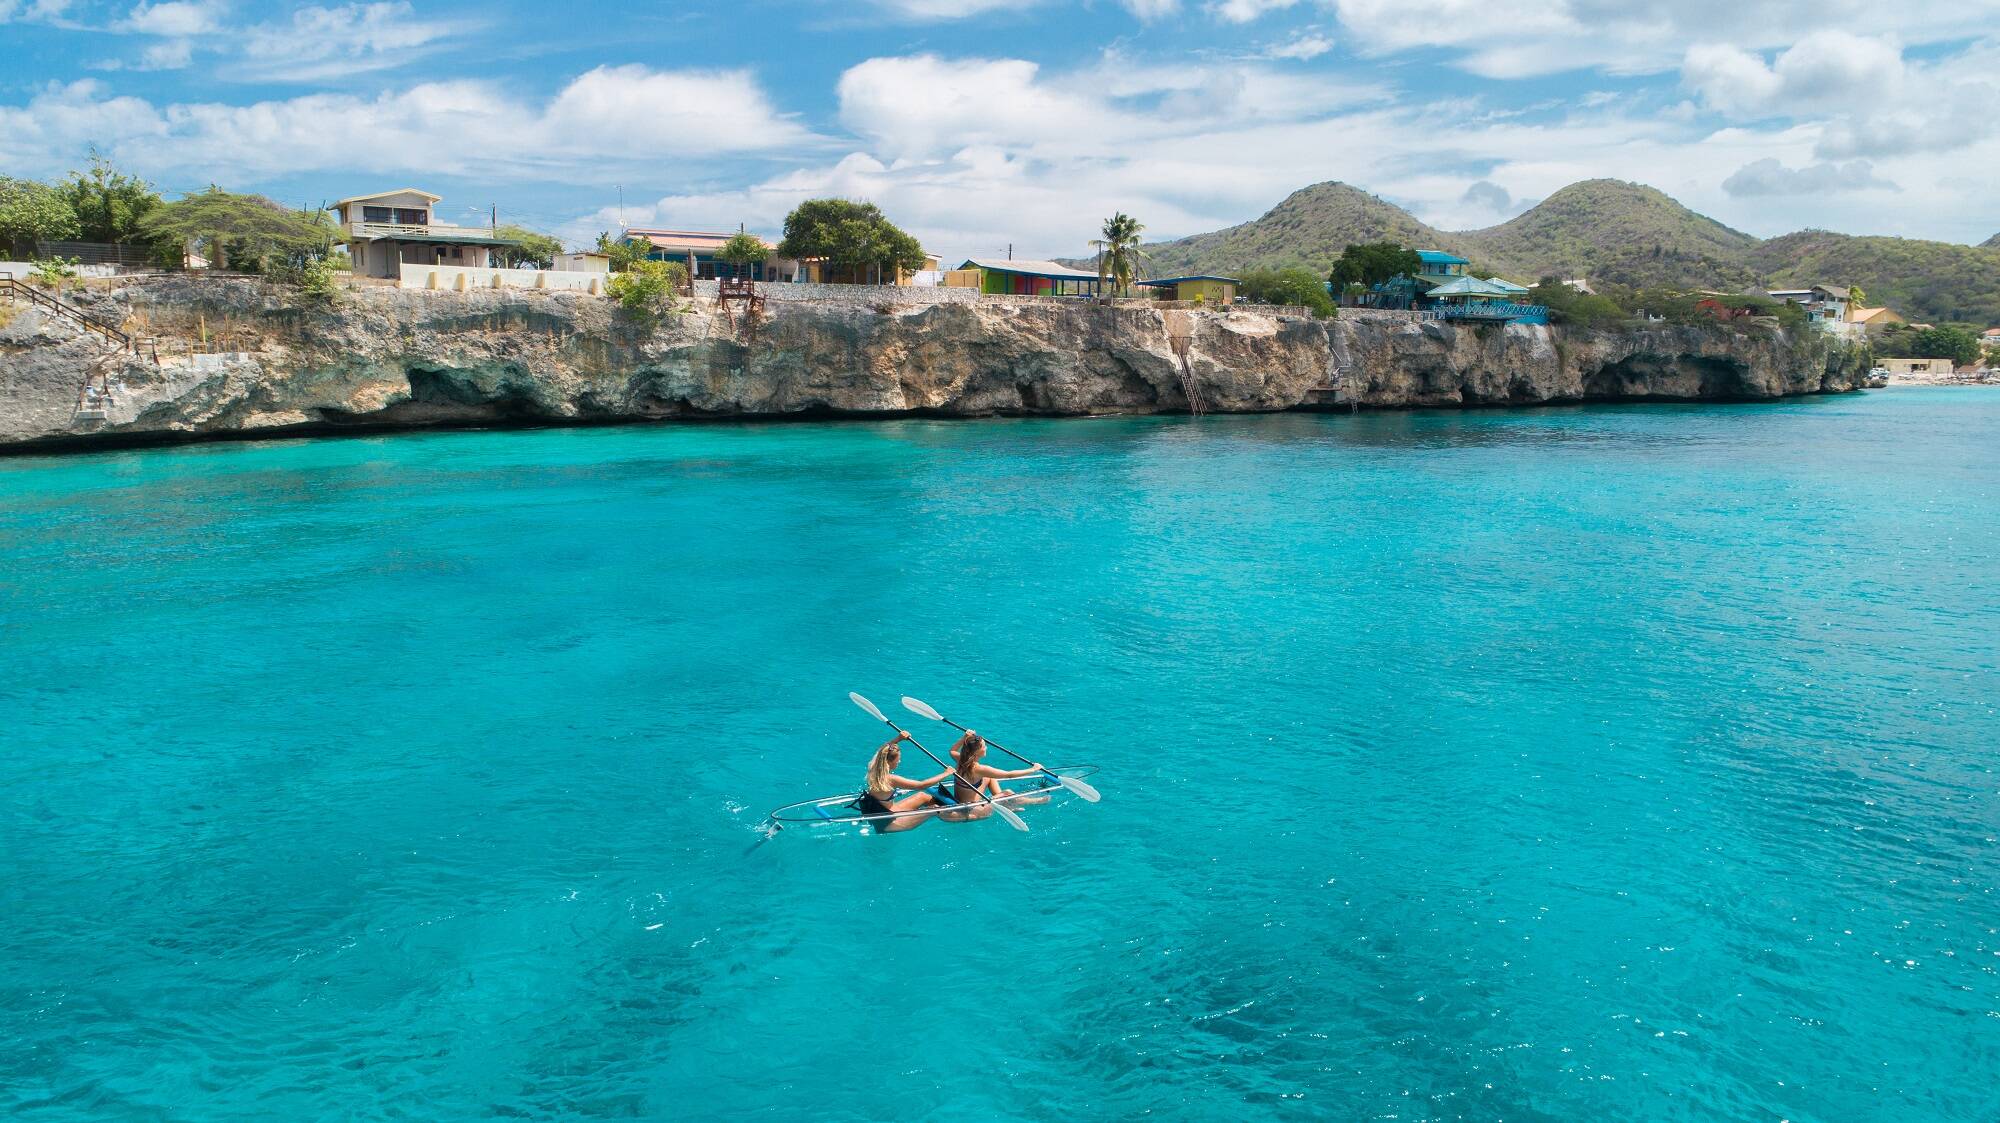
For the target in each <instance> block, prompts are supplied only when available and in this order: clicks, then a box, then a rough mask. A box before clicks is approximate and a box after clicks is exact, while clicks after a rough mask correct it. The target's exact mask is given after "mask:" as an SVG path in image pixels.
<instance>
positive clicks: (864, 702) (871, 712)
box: [847, 690, 889, 721]
mask: <svg viewBox="0 0 2000 1123" xmlns="http://www.w3.org/2000/svg"><path fill="white" fill-rule="evenodd" d="M847 700H848V701H850V702H853V703H854V704H855V705H857V706H860V707H861V708H862V709H864V710H867V711H868V716H869V717H872V718H874V719H875V720H876V721H888V720H889V719H888V718H886V717H883V716H882V711H881V710H878V709H876V708H875V703H873V702H870V701H869V700H868V699H866V698H863V697H862V696H861V695H859V694H856V693H855V692H853V691H852V690H850V691H848V692H847Z"/></svg>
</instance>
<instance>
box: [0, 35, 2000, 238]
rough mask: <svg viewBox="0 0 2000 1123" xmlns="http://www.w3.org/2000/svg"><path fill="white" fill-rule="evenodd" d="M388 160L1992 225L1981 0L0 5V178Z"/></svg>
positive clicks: (1979, 229)
mask: <svg viewBox="0 0 2000 1123" xmlns="http://www.w3.org/2000/svg"><path fill="white" fill-rule="evenodd" d="M92 145H95V146H96V147H98V148H99V149H100V150H102V151H104V152H106V153H107V154H109V155H111V156H112V157H113V158H114V159H115V160H116V161H117V162H118V163H119V164H121V165H123V166H125V167H128V168H130V169H132V170H136V171H138V172H140V173H141V174H144V175H145V176H147V177H148V178H149V179H151V180H153V181H154V182H155V183H157V184H159V185H160V186H161V187H162V188H163V189H165V190H167V191H169V192H180V191H185V190H190V189H197V188H200V187H201V186H203V185H206V184H208V183H210V182H214V183H218V184H221V185H223V186H225V187H229V188H232V189H236V190H257V191H263V192H265V193H267V194H270V195H271V196H272V197H274V198H277V199H279V200H281V201H284V202H287V203H292V204H296V205H317V204H318V203H320V202H321V201H323V200H331V199H334V198H338V197H340V196H344V195H351V194H357V193H361V192H366V191H371V190H377V189H381V188H386V187H395V186H403V185H406V184H413V185H417V186H423V187H427V188H429V189H430V190H433V191H436V192H438V193H440V194H442V195H444V196H445V202H444V204H443V208H444V212H445V214H446V216H448V217H451V218H456V219H460V220H464V221H483V219H484V216H485V214H486V212H487V208H488V207H489V206H498V208H499V209H500V213H501V218H502V220H503V221H510V220H511V221H519V222H522V223H524V224H527V225H531V226H536V227H540V228H542V229H546V230H551V231H555V232H557V233H559V234H561V235H563V236H564V237H566V238H567V239H569V240H571V241H572V242H584V241H588V240H589V238H590V237H591V236H592V235H594V233H595V232H596V231H598V230H602V229H607V228H612V227H615V226H616V225H617V224H618V222H619V218H620V213H621V211H620V205H619V197H620V191H621V189H622V195H623V200H624V203H623V211H622V213H623V216H624V218H625V219H626V220H627V221H629V222H631V223H634V224H640V223H657V224H661V225H674V226H695V227H708V228H733V227H734V226H735V225H736V224H738V223H746V224H748V225H749V226H750V227H751V228H753V229H760V230H764V231H767V232H775V231H776V229H777V227H778V225H779V224H780V223H781V221H782V219H783V216H784V214H785V212H786V211H787V210H789V209H790V207H791V206H792V205H793V204H795V203H796V202H797V201H798V200H800V199H802V198H807V197H811V196H813V195H821V194H839V195H846V196H849V197H865V198H870V199H873V200H874V201H876V202H878V203H880V204H881V205H882V206H883V208H884V209H885V210H887V211H888V212H889V213H890V215H891V217H892V218H894V219H896V220H897V221H899V222H900V223H902V224H903V225H904V226H906V227H907V228H909V229H911V230H912V231H913V232H915V233H917V234H918V235H919V236H920V237H921V238H922V239H923V240H924V242H925V243H926V245H928V246H929V247H930V248H932V249H933V250H936V251H938V252H940V253H942V254H944V255H945V256H947V257H964V256H968V255H972V254H992V253H998V252H1002V251H1004V250H1005V248H1006V246H1007V245H1008V244H1010V243H1011V244H1012V245H1013V246H1014V247H1015V250H1016V252H1017V254H1019V255H1021V256H1043V255H1052V254H1083V253H1085V252H1086V243H1087V241H1088V239H1089V238H1090V237H1091V234H1092V232H1093V230H1094V228H1095V226H1096V225H1097V223H1098V221H1099V220H1101V218H1102V217H1103V216H1104V215H1106V214H1108V213H1110V212H1111V211H1112V210H1114V209H1122V210H1126V211H1129V212H1131V213H1133V214H1134V215H1136V216H1138V217H1139V218H1140V219H1141V220H1142V221H1143V222H1145V223H1146V225H1147V227H1148V230H1149V234H1151V235H1154V236H1160V237H1170V236H1178V235H1181V234H1188V233H1196V232H1200V231H1203V230H1210V229H1215V228H1217V227H1220V226H1225V225H1228V224H1231V223H1235V222H1241V221H1245V220H1247V219H1250V218H1254V217H1256V216H1257V215H1258V214H1261V213H1262V212H1263V211H1265V210H1266V209H1268V208H1269V207H1270V206H1272V205H1273V204H1275V203H1276V202H1278V201H1279V200H1280V199H1282V198H1283V197H1284V196H1285V195H1286V194H1287V193H1289V192H1290V191H1292V190H1294V189H1296V188H1298V187H1301V186H1304V185H1306V184H1309V183H1315V182H1318V181H1321V180H1329V179H1339V180H1345V181H1347V182H1349V183H1353V184H1356V185H1358V186H1361V187H1364V188H1366V189H1368V190H1371V191H1373V192H1375V193H1377V194H1379V195H1382V196H1383V197H1385V198H1387V199H1390V200H1391V201H1394V202H1396V203H1399V204H1401V205H1403V206H1405V207H1408V208H1409V209H1410V210H1412V211H1414V212H1415V213H1416V214H1417V215H1418V216H1419V217H1421V218H1423V219H1425V220H1426V221H1429V222H1432V223H1434V224H1436V225H1439V226H1442V227H1445V228H1448V229H1465V228H1472V227H1479V226H1486V225H1491V224H1493V223H1495V222H1500V221H1503V220H1505V219H1506V218H1508V217H1510V216H1512V215H1513V214H1516V213H1519V212H1520V211H1521V210H1522V209H1524V208H1525V207H1527V206H1529V205H1531V204H1532V203H1533V202H1534V201H1535V200H1538V199H1540V198H1542V197H1544V196H1545V195H1547V194H1548V193H1549V192H1551V191H1553V190H1555V189H1556V188H1558V187H1561V186H1562V185H1563V184H1565V183H1569V182H1572V181H1574V180H1577V179H1583V178H1588V177H1592V176H1614V177H1618V178H1622V179H1633V180H1638V181H1640V182H1644V183H1650V184H1652V185H1654V186H1656V187H1659V188H1661V189H1663V190H1665V191H1667V192H1668V193H1670V194H1672V195H1674V196H1676V197H1677V198H1679V199H1681V200H1682V201H1683V202H1685V203H1687V204H1688V205H1690V206H1692V207H1694V208H1696V209H1697V210H1700V211H1703V212H1704V213H1707V214H1710V215H1712V216H1714V217H1716V218H1718V219H1721V220H1722V221H1724V222H1727V223H1729V224H1730V225H1733V226H1736V227H1739V228H1741V229H1745V230H1749V231H1751V232H1752V233H1756V234H1760V235H1771V234H1778V233H1783V232H1786V231H1790V230H1795V229H1799V228H1802V227H1811V226H1819V227H1826V228H1831V229H1837V230H1845V231H1849V232H1853V233H1881V234H1900V235H1906V236H1912V237H1927V238H1940V239H1947V240H1953V241H1972V242H1976V241H1979V240H1982V239H1984V238H1986V237H1987V236H1989V235H1991V234H1993V233H1995V232H1996V231H2000V191H1996V190H1995V189H1994V187H1993V184H1994V183H1995V182H1996V179H2000V0H1976V2H1969V3H1952V4H1945V3H1926V2H1906V3H1903V4H1900V5H1880V4H1861V3H1850V2H1847V0H1820V2H1817V3H1811V4H1806V3H1795V2H1790V0H1786V2H1767V0H1736V2H1733V3H1709V2H1704V0H1690V2H1684V3H1680V4H1678V5H1674V6H1643V7H1642V6H1635V5H1629V4H1625V3H1616V2H1612V0H1545V2H1543V3H1522V4H1495V3H1492V2H1490V0H1062V2H1056V0H1046V2H1038V0H1009V2H1004V3H1003V2H999V0H851V2H848V3H816V2H810V0H742V2H740V3H736V4H730V5H721V4H709V3H701V2H690V3H683V4H681V5H678V6H675V7H661V8H659V9H651V8H641V7H638V6H633V5H618V4H608V3H595V2H590V0H569V2H565V3H561V4H556V5H551V4H549V3H546V2H543V3H515V2H507V0H503V2H500V3H488V4H478V5H472V4H416V3H405V2H396V0H390V2H380V3H357V4H320V5H314V4H306V5H287V4H251V3H244V2H231V0H163V2H152V3H132V2H129V0H126V2H116V3H100V2H94V0H0V174H9V175H16V176H35V177H52V176H58V175H60V174H62V173H63V172H64V171H65V170H67V169H68V168H71V167H74V166H77V165H78V164H80V163H81V162H82V160H83V158H84V154H85V152H86V151H87V149H88V148H89V147H90V146H92Z"/></svg>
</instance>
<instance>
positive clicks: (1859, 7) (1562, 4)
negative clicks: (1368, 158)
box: [1333, 0, 2000, 78]
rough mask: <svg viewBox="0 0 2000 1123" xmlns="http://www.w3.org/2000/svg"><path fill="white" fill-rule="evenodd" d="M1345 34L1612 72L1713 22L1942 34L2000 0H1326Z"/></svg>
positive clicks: (1508, 66) (1491, 72) (1668, 60)
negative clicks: (1418, 2)
mask: <svg viewBox="0 0 2000 1123" xmlns="http://www.w3.org/2000/svg"><path fill="white" fill-rule="evenodd" d="M1333 6H1334V9H1335V12H1336V13H1337V15H1338V17H1339V19H1340V22H1341V24H1342V26H1343V27H1344V28H1345V29H1346V30H1347V32H1348V38H1349V42H1350V43H1351V44H1352V45H1354V46H1356V47H1357V48H1358V49H1360V50H1363V51H1365V52H1369V53H1375V54H1385V53H1391V52H1396V51H1405V50H1413V49H1420V48H1437V49H1443V50H1446V51H1450V52H1453V53H1454V56H1455V60H1456V62H1457V65H1459V66H1461V67H1463V68H1464V69H1466V70H1469V71H1472V72H1473V73H1475V74H1481V75H1484V76H1487V77H1492V78H1520V77H1526V76H1530V75H1538V74H1554V73H1560V72H1562V71H1567V70H1581V69H1603V70H1606V71H1609V72H1612V73H1618V74H1649V73H1657V72H1660V71H1665V70H1671V69H1672V68H1673V67H1674V65H1675V64H1676V63H1677V62H1679V61H1680V60H1681V59H1682V58H1683V57H1684V56H1685V55H1686V54H1687V52H1688V50H1689V49H1690V48H1692V47H1694V46H1697V45H1699V44H1702V43H1707V42H1712V41H1714V39H1715V38H1716V35H1717V32H1718V29H1726V34H1727V35H1728V37H1729V40H1730V41H1731V42H1732V43H1734V44H1736V45H1737V46H1739V47H1742V48H1745V49H1748V50H1751V51H1756V50H1768V49H1772V48H1777V47H1783V46H1787V45H1789V44H1791V43H1794V42H1796V41H1798V40H1799V39H1800V38H1802V37H1804V36H1809V35H1811V34H1813V33H1814V32H1816V31H1820V30H1822V29H1825V28H1838V27H1865V28H1868V29H1870V30H1871V31H1873V32H1874V33H1875V34H1877V35H1881V36H1885V37H1889V38H1891V39H1894V40H1896V41H1899V42H1904V43H1919V42H1921V43H1931V42H1946V41H1951V40H1959V39H1963V38H1965V37H1966V36H1967V35H1968V34H1976V33H1977V30H1978V29H1981V28H1987V27H1992V26H1993V25H1994V22H1995V20H1996V18H2000V0H1967V2H1964V3H1959V4H1900V5H1893V6H1888V7H1884V6H1882V5H1880V4H1874V3H1867V2H1864V0H1816V2H1815V3H1812V4H1800V3H1796V2H1795V0H1683V2H1681V3H1675V4H1633V3H1630V2H1629V0H1541V2H1540V3H1536V4H1532V5H1528V6H1526V7H1525V8H1522V7H1508V6H1505V5H1496V4H1492V3H1488V2H1486V0H1430V2H1429V3H1427V4H1425V5H1424V6H1423V8H1422V16H1421V17H1420V18H1413V15H1412V9H1411V8H1410V6H1409V4H1408V3H1406V2H1404V0H1333Z"/></svg>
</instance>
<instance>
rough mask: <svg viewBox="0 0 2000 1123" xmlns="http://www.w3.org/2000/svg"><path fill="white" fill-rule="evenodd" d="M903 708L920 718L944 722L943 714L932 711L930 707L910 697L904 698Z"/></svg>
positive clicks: (905, 696)
mask: <svg viewBox="0 0 2000 1123" xmlns="http://www.w3.org/2000/svg"><path fill="white" fill-rule="evenodd" d="M903 708H904V709H906V710H908V711H910V712H911V713H913V714H915V715H917V716H918V717H927V718H929V719H931V720H932V721H943V720H944V715H943V714H941V713H939V712H937V711H936V710H933V709H931V708H930V706H928V705H926V704H925V703H923V702H920V701H918V700H917V699H915V698H912V697H910V696H908V695H904V696H903Z"/></svg>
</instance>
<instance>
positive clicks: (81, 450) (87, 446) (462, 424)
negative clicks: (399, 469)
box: [0, 383, 1949, 460]
mask: <svg viewBox="0 0 2000 1123" xmlns="http://www.w3.org/2000/svg"><path fill="white" fill-rule="evenodd" d="M1923 385H1924V386H1926V387H1933V388H1936V386H1934V384H1928V383H1927V384H1923ZM1936 385H1943V384H1936ZM1901 388H1904V387H1894V386H1892V387H1864V388H1862V389H1860V390H1837V391H1823V392H1819V393H1813V394H1799V395H1792V396H1790V397H1785V398H1758V397H1748V396H1745V397H1730V398H1690V397H1649V398H1631V397H1589V398H1572V399H1560V400H1553V401H1542V402H1473V403H1465V404H1461V405H1437V404H1426V403H1411V404H1405V405H1363V406H1359V407H1357V408H1349V407H1348V406H1345V405H1337V406H1336V405H1316V404H1303V405H1295V406H1288V407H1285V408H1281V409H1265V410H1230V411H1228V412H1226V413H1208V414H1191V413H1188V412H1187V411H1186V410H1180V411H1150V412H1143V413H1138V412H1134V413H1073V414H1049V413H1022V412H1012V413H988V414H980V415H967V414H959V413H951V412H947V411H943V410H882V411H873V412H868V411H823V412H798V413H785V414H734V415H725V414H716V415H709V416H698V415H686V416H678V417H597V418H554V419H539V420H524V421H519V422H512V423H510V422H505V421H474V420H467V421H438V422H432V423H427V424H421V425H412V424H399V423H396V422H354V423H336V422H308V423H305V424H302V425H298V426H293V427H284V428H279V427H270V428H258V429H224V430H204V431H188V430H175V429H164V430H144V431H137V432H116V433H105V434H103V435H94V434H76V435H70V436H54V437H45V438H37V439H35V440H32V441H28V442H13V443H6V444H0V460H9V459H32V458H34V457H39V456H77V455H87V454H89V453H93V452H131V451H135V450H143V449H158V448H183V447H193V446H196V445H225V444H259V443H264V442H272V443H276V442H280V441H316V440H338V439H341V438H343V437H383V436H404V435H408V436H418V435H421V434H425V433H530V432H536V431H541V430H547V431H565V430H579V429H643V428H659V429H666V428H673V427H676V426H687V427H698V428H706V427H712V426H741V427H745V428H761V427H765V426H772V427H779V426H787V425H823V424H868V423H871V422H878V421H939V422H946V423H951V424H967V425H972V424H979V423H981V422H987V421H1053V422H1090V421H1121V420H1132V419H1136V418H1146V417H1158V418H1170V419H1179V420H1194V419H1195V418H1197V417H1202V416H1206V417H1215V418H1229V417H1272V416H1278V415H1283V414H1294V415H1300V416H1341V415H1353V416H1359V415H1362V414H1371V415H1376V414H1398V413H1507V412H1520V413H1535V412H1540V411H1543V410H1557V409H1575V408H1578V407H1583V406H1612V407H1624V406H1672V405H1678V406H1715V407H1718V408H1735V407H1748V406H1765V405H1778V404H1781V403H1783V402H1793V401H1800V400H1803V399H1815V398H1834V397H1845V396H1848V395H1852V394H1863V393H1866V392H1867V391H1868V390H1870V389H1878V390H1879V389H1901ZM1945 388H1949V387H1948V386H1945Z"/></svg>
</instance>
